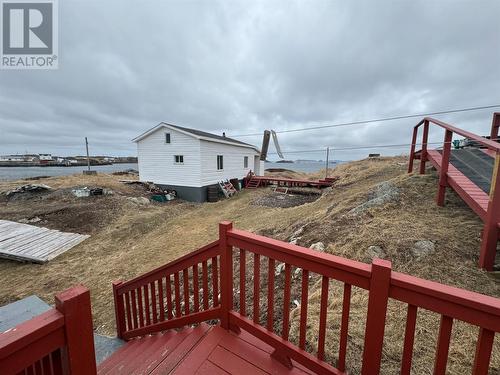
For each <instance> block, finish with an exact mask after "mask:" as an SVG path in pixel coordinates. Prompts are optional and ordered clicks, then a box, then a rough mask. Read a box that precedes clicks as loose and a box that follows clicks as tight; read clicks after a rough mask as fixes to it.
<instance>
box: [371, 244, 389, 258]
mask: <svg viewBox="0 0 500 375" xmlns="http://www.w3.org/2000/svg"><path fill="white" fill-rule="evenodd" d="M367 254H368V256H369V257H370V258H371V259H372V260H373V259H375V258H381V259H383V258H385V256H386V254H385V251H384V249H382V248H381V247H380V246H377V245H372V246H369V247H368V250H367Z"/></svg>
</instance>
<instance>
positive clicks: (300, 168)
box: [265, 161, 338, 173]
mask: <svg viewBox="0 0 500 375" xmlns="http://www.w3.org/2000/svg"><path fill="white" fill-rule="evenodd" d="M337 165H338V163H329V165H328V168H331V169H333V168H335V167H336V166H337ZM265 168H266V169H269V168H283V169H289V170H291V171H295V172H306V173H311V172H317V171H319V170H321V169H325V168H326V162H323V163H320V162H312V161H311V162H305V163H301V162H295V163H270V162H266V163H265Z"/></svg>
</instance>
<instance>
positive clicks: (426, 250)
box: [411, 240, 436, 258]
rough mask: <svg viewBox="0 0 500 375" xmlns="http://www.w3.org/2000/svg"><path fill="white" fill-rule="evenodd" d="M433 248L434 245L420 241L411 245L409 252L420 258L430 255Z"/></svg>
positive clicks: (426, 241) (430, 242)
mask: <svg viewBox="0 0 500 375" xmlns="http://www.w3.org/2000/svg"><path fill="white" fill-rule="evenodd" d="M435 248H436V246H435V245H434V242H432V241H429V240H420V241H417V242H415V243H414V244H413V247H412V249H411V250H412V252H413V254H414V255H415V256H417V257H419V258H420V257H423V256H427V255H429V254H432V253H433V252H434V250H435Z"/></svg>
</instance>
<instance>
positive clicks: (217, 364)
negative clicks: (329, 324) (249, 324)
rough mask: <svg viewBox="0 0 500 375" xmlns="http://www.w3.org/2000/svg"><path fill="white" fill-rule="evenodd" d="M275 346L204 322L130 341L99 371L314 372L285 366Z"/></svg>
mask: <svg viewBox="0 0 500 375" xmlns="http://www.w3.org/2000/svg"><path fill="white" fill-rule="evenodd" d="M272 351H273V348H272V347H271V346H269V345H267V344H266V343H264V342H262V341H260V340H259V339H257V338H255V337H254V336H252V335H250V334H248V333H247V332H245V331H241V333H239V334H235V333H233V332H231V331H226V330H224V329H223V328H221V327H220V326H210V325H208V324H206V323H201V324H200V325H199V326H198V327H196V328H186V329H183V330H181V331H173V330H172V331H167V332H164V333H159V334H155V335H151V336H146V337H142V338H138V339H134V340H131V341H129V342H128V343H127V344H126V345H125V346H123V347H122V348H120V350H118V351H117V352H115V353H114V354H113V355H112V356H111V357H109V358H108V359H106V361H104V362H103V363H102V364H101V365H100V366H99V367H98V369H97V372H98V374H101V375H112V374H127V375H128V374H179V375H180V374H214V375H215V374H237V375H240V374H241V375H243V374H252V375H253V374H255V375H259V374H262V375H264V374H290V375H294V374H295V375H305V374H312V372H310V371H309V370H307V369H305V368H304V367H302V366H300V365H297V364H296V363H294V367H293V368H291V369H290V368H288V367H285V366H284V365H283V364H281V363H280V362H279V361H278V360H276V359H274V358H273V357H272V356H271V353H272Z"/></svg>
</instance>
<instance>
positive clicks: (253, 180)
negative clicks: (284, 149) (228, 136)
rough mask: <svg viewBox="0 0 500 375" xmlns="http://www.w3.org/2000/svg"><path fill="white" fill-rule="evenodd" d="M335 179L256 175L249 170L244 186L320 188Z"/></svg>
mask: <svg viewBox="0 0 500 375" xmlns="http://www.w3.org/2000/svg"><path fill="white" fill-rule="evenodd" d="M337 179H338V177H326V178H325V179H322V180H301V179H295V178H282V177H273V176H256V175H254V174H253V173H252V172H250V173H249V174H248V176H247V177H246V183H245V187H246V188H248V189H255V188H257V187H260V186H267V185H277V186H286V187H316V188H319V189H321V188H325V187H329V186H332V185H333V184H334V183H335V181H337Z"/></svg>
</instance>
